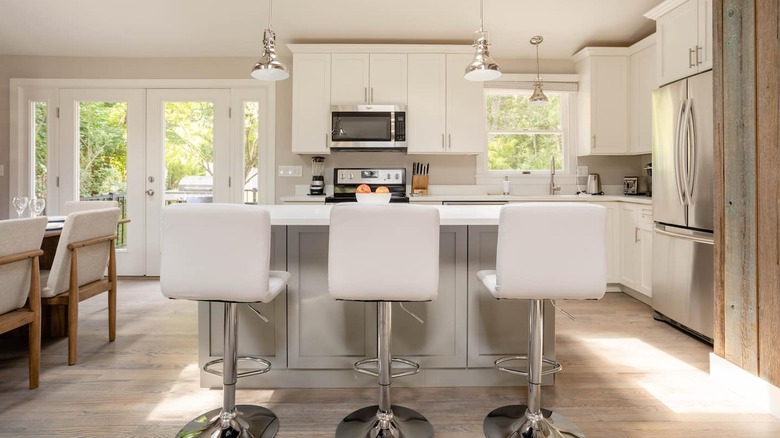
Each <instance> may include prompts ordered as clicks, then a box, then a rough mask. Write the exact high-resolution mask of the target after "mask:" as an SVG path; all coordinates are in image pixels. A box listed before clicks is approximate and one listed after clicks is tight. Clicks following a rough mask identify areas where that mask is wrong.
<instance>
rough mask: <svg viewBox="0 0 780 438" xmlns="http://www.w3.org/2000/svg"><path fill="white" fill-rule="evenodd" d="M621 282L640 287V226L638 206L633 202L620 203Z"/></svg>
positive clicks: (632, 286) (635, 287) (633, 287)
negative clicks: (638, 276)
mask: <svg viewBox="0 0 780 438" xmlns="http://www.w3.org/2000/svg"><path fill="white" fill-rule="evenodd" d="M618 226H619V228H620V283H621V284H622V285H624V286H628V287H630V288H631V289H638V285H637V284H638V281H637V272H638V270H639V269H638V264H639V254H638V249H639V228H638V227H637V208H636V206H635V205H633V204H623V203H621V205H620V220H619V225H618Z"/></svg>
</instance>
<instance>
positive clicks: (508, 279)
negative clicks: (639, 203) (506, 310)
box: [495, 202, 607, 299]
mask: <svg viewBox="0 0 780 438" xmlns="http://www.w3.org/2000/svg"><path fill="white" fill-rule="evenodd" d="M606 232H607V209H606V208H605V207H602V206H599V205H593V204H587V203H584V202H561V203H559V202H544V203H523V204H513V205H506V206H504V207H502V208H501V213H500V216H499V225H498V249H497V253H496V284H497V291H496V294H495V296H496V298H515V299H518V298H520V299H546V298H550V299H555V298H571V299H589V298H601V297H602V296H603V295H604V291H605V289H606V285H607V239H606Z"/></svg>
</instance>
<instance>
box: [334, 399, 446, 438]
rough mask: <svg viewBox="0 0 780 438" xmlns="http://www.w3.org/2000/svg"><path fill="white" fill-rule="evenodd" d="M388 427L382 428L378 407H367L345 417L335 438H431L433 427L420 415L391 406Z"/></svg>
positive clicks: (407, 409)
mask: <svg viewBox="0 0 780 438" xmlns="http://www.w3.org/2000/svg"><path fill="white" fill-rule="evenodd" d="M391 411H392V414H391V416H390V418H389V427H388V428H382V424H381V423H382V422H383V421H387V419H382V418H380V414H379V406H377V405H374V406H367V407H365V408H361V409H358V410H357V411H355V412H353V413H351V414H349V415H347V416H346V417H344V419H343V420H342V421H341V423H339V425H338V427H337V428H336V438H431V437H433V426H432V425H431V423H430V422H428V419H426V418H425V417H424V416H423V415H422V414H421V413H419V412H417V411H415V410H413V409H409V408H405V407H403V406H397V405H392V408H391Z"/></svg>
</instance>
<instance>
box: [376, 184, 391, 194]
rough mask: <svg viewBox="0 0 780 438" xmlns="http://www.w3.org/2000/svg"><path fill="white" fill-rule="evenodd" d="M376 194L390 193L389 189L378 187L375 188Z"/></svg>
mask: <svg viewBox="0 0 780 438" xmlns="http://www.w3.org/2000/svg"><path fill="white" fill-rule="evenodd" d="M376 193H390V189H388V188H387V187H385V186H379V187H377V188H376Z"/></svg>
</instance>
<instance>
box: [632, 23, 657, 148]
mask: <svg viewBox="0 0 780 438" xmlns="http://www.w3.org/2000/svg"><path fill="white" fill-rule="evenodd" d="M631 50H632V51H634V53H633V54H632V55H631V57H630V58H629V62H630V66H629V68H630V71H631V74H630V78H629V80H630V87H631V93H630V99H629V100H630V107H631V113H630V122H631V123H630V128H631V131H630V139H631V141H630V144H629V153H632V154H649V153H651V152H652V149H653V147H652V146H653V135H652V131H651V130H652V127H653V112H652V106H653V102H652V95H653V90H655V89H656V83H657V82H658V81H657V80H656V68H655V64H656V62H655V36H654V35H651V36H649V37H647V38H645V39H644V40H642V41H640V42H638V43H637V44H634V45H633V46H631Z"/></svg>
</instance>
